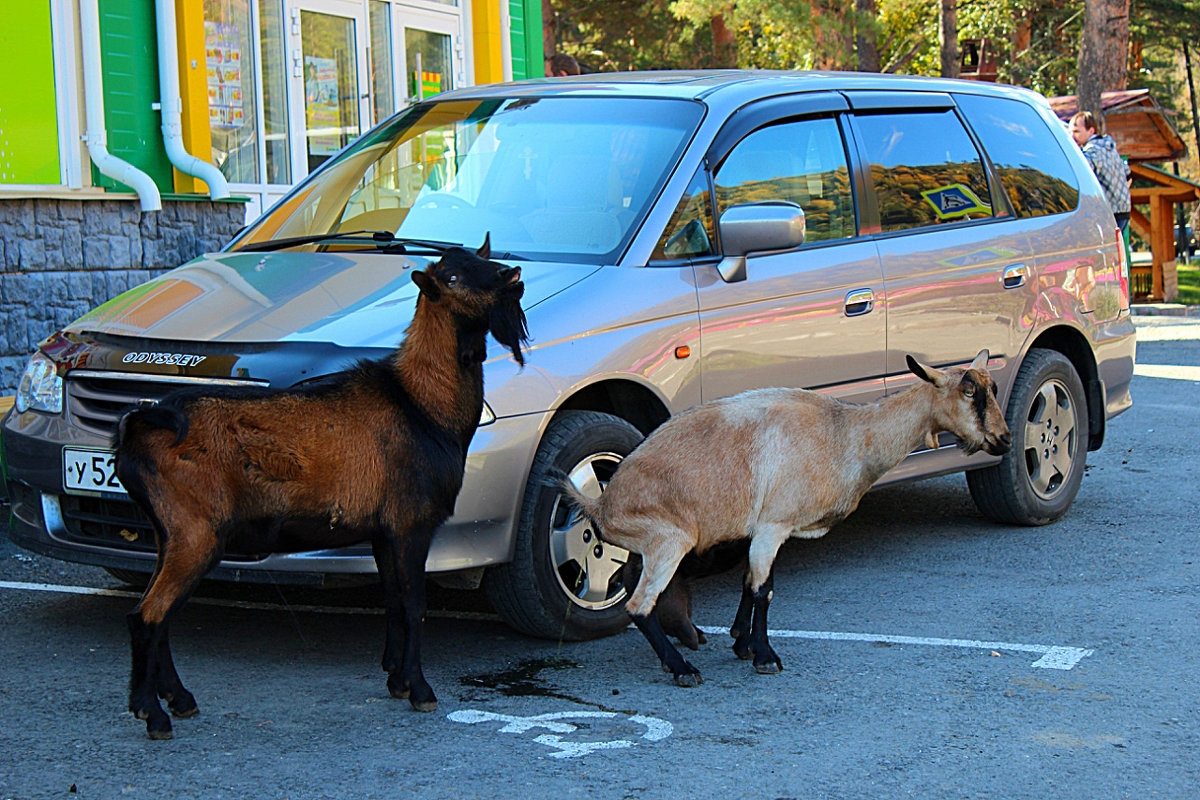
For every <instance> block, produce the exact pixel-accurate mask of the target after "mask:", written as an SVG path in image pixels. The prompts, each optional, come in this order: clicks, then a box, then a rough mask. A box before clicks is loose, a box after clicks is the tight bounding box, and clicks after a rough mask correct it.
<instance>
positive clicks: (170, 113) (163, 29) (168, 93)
mask: <svg viewBox="0 0 1200 800" xmlns="http://www.w3.org/2000/svg"><path fill="white" fill-rule="evenodd" d="M154 16H155V27H156V28H157V30H158V91H159V96H160V98H161V103H160V105H161V106H162V132H163V144H164V145H166V148H167V158H169V159H171V163H172V164H174V165H175V168H176V169H177V170H179V171H180V172H182V173H184V174H185V175H192V176H195V177H197V178H199V179H200V180H202V181H204V182H205V183H207V184H208V196H209V197H211V198H212V199H213V200H221V199H223V198H226V197H229V183H228V182H227V181H226V180H225V176H224V175H223V174H221V170H219V169H217V168H216V167H215V166H213V165H212V164H210V163H208V162H207V161H202V160H200V159H199V158H196V156H194V155H192V154H191V153H189V152H188V151H187V150H185V149H184V147H183V123H182V122H181V121H180V115H181V114H182V113H183V100H182V99H181V98H180V96H179V48H178V42H177V41H176V38H175V37H176V31H175V0H155V3H154Z"/></svg>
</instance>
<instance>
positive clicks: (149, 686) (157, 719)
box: [125, 606, 174, 739]
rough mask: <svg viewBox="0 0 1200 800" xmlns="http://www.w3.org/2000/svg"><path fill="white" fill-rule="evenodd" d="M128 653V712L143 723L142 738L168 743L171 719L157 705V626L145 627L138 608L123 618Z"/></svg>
mask: <svg viewBox="0 0 1200 800" xmlns="http://www.w3.org/2000/svg"><path fill="white" fill-rule="evenodd" d="M125 621H126V623H127V624H128V626H129V641H130V647H131V650H132V662H133V666H132V670H131V672H130V676H129V710H130V711H132V712H133V715H134V716H135V717H137V718H138V719H142V720H145V721H146V735H147V736H149V737H150V738H151V739H170V738H171V737H172V736H173V735H174V734H173V733H172V732H171V718H170V717H169V716H167V714H166V712H165V711H163V709H162V706H161V705H159V703H158V692H157V686H158V660H157V658H156V655H157V654H158V652H159V637H160V635H161V626H159V625H154V624H150V623H147V622H146V621H145V620H144V619H143V618H142V614H141V609H140V606H139V608H136V609H134V610H133V611H132V612H130V613H129V614H128V615H127V616H126V617H125Z"/></svg>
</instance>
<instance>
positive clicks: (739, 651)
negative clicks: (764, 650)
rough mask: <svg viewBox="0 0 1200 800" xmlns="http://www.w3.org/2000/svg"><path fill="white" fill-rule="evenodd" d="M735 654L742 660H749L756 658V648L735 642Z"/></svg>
mask: <svg viewBox="0 0 1200 800" xmlns="http://www.w3.org/2000/svg"><path fill="white" fill-rule="evenodd" d="M733 654H734V655H735V656H737V657H738V658H740V659H741V660H742V661H749V660H750V659H752V658H754V648H753V647H750V646H748V645H744V644H735V645H734V646H733Z"/></svg>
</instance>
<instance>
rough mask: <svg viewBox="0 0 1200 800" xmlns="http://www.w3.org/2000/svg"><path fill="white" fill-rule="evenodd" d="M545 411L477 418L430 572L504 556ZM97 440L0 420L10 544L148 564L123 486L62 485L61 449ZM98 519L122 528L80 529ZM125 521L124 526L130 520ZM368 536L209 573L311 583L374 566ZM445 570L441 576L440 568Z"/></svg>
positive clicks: (52, 421)
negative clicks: (77, 490)
mask: <svg viewBox="0 0 1200 800" xmlns="http://www.w3.org/2000/svg"><path fill="white" fill-rule="evenodd" d="M548 417H549V414H548V413H546V414H531V415H524V416H515V417H505V418H500V419H497V420H496V421H495V422H493V423H491V424H489V425H486V426H484V427H481V428H479V429H478V431H477V432H476V434H475V437H474V439H473V440H472V442H471V449H470V452H469V453H468V456H467V464H466V472H465V474H464V477H463V488H462V491H461V492H460V493H459V496H458V500H457V503H456V505H455V513H454V514H453V516H452V517H451V518H450V519H449V520H447V521H446V523H445V524H444V525H442V527H441V528H439V529H438V531H437V533H436V535H435V536H434V539H433V543H432V545H431V546H430V550H429V556H428V559H427V560H426V571H427V572H430V573H442V574H444V573H454V572H462V571H469V570H477V569H479V568H482V567H487V566H490V565H493V564H499V563H503V562H505V561H508V560H509V559H510V558H511V557H512V548H513V530H514V529H515V527H516V522H517V515H518V514H519V513H520V507H521V497H522V495H523V493H524V490H525V479H526V476H527V475H528V472H529V465H530V463H531V461H532V459H533V452H534V449H535V448H536V445H537V442H538V437H539V434H540V432H541V430H542V428H543V427H544V426H545V424H546V423H547V421H548ZM68 444H69V445H70V446H75V447H99V448H103V447H106V446H107V445H108V443H107V442H103V441H99V440H92V439H90V438H88V436H87V435H86V433H82V432H80V431H79V430H78V429H74V428H70V427H68V426H67V425H66V424H65V422H64V421H63V420H61V419H60V418H54V417H47V416H45V415H40V414H37V413H36V412H26V413H25V414H15V413H14V414H12V415H10V416H9V417H8V418H6V419H5V422H4V435H3V446H4V456H5V463H6V466H7V476H6V477H7V485H8V491H9V498H10V506H11V515H10V518H9V538H10V539H11V540H12V541H13V542H14V543H15V544H17V545H18V546H20V547H23V548H25V549H27V550H31V551H33V552H36V553H40V554H42V555H46V556H50V557H52V558H57V559H61V560H64V561H74V562H79V563H84V564H92V565H95V566H100V567H107V568H111V569H124V570H131V571H135V572H147V573H148V572H152V571H153V569H154V564H155V558H156V555H155V546H154V543H153V541H147V539H151V538H152V537H149V536H147V535H141V536H137V537H136V538H134V537H135V534H134V533H130V530H129V529H126V528H122V527H121V524H120V519H121V517H122V516H123V515H125V516H127V515H130V514H133V513H134V507H133V504H132V503H130V502H129V500H128V499H127V498H125V497H124V496H123V495H113V494H106V495H78V494H74V493H72V494H68V493H66V492H64V491H63V488H62V486H63V478H62V448H63V447H64V446H66V445H68ZM98 522H103V523H104V525H105V526H106V528H105V529H106V530H110V531H115V530H119V531H120V533H121V534H124V535H112V534H111V533H109V534H107V535H85V534H84V532H83V531H84V528H85V527H87V526H88V525H92V526H93V528H95V524H96V523H98ZM131 527H132V526H131ZM375 571H376V570H375V559H374V557H373V556H372V555H371V546H370V543H369V542H368V543H363V544H360V545H356V546H353V547H347V548H341V549H331V550H314V551H309V552H303V553H274V554H270V555H264V556H231V555H227V556H226V557H225V558H223V559H222V560H221V561H220V563H219V564H218V565H217V566H216V567H214V568H213V570H212V571H211V572H210V573H209V577H212V578H218V579H223V580H235V581H249V582H267V581H279V582H286V583H320V582H322V581H324V580H325V579H326V578H327V577H329V576H334V575H373V574H374V573H375ZM446 577H448V576H446Z"/></svg>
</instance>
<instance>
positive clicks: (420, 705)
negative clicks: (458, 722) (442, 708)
mask: <svg viewBox="0 0 1200 800" xmlns="http://www.w3.org/2000/svg"><path fill="white" fill-rule="evenodd" d="M409 702H410V703H412V707H413V710H414V711H420V712H421V713H423V714H428V713H429V712H431V711H437V707H438V702H437V700H410V701H409Z"/></svg>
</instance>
